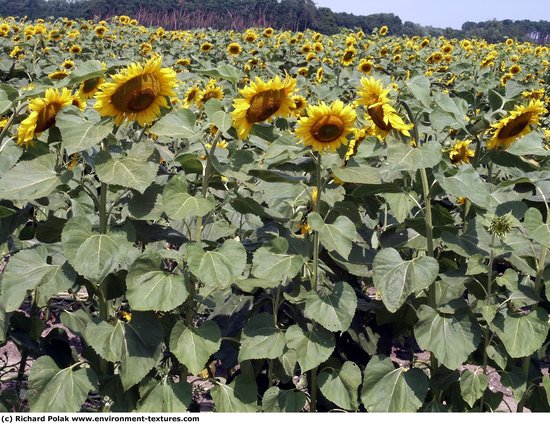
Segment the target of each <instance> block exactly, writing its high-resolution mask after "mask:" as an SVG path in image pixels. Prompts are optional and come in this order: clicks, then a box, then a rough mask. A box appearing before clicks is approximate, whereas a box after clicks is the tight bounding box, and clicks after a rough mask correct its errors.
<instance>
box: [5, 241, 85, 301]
mask: <svg viewBox="0 0 550 426" xmlns="http://www.w3.org/2000/svg"><path fill="white" fill-rule="evenodd" d="M47 259H48V250H47V249H46V248H45V247H44V246H37V247H33V248H31V249H27V250H21V251H19V252H17V253H16V254H14V255H13V256H11V258H10V261H9V263H8V265H7V266H6V269H5V271H4V272H3V273H2V305H3V306H4V309H5V310H6V312H12V311H15V310H16V309H19V307H20V306H21V303H23V300H24V299H25V297H26V295H27V291H28V290H35V289H36V290H38V295H39V300H38V301H37V302H38V306H45V305H46V304H47V302H48V300H49V299H50V297H51V296H52V295H54V294H57V293H59V292H61V291H65V290H67V289H69V288H71V287H72V286H73V284H74V281H75V279H76V273H75V271H74V270H73V268H71V266H70V265H69V264H68V263H67V262H65V263H64V264H63V265H55V264H48V261H47Z"/></svg>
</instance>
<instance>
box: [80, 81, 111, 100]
mask: <svg viewBox="0 0 550 426" xmlns="http://www.w3.org/2000/svg"><path fill="white" fill-rule="evenodd" d="M103 83H105V79H104V78H103V77H94V78H89V79H88V80H84V81H83V82H82V83H80V86H79V88H78V97H79V98H81V99H83V100H88V99H90V98H92V97H93V96H94V95H95V93H96V92H97V90H98V89H99V86H101V85H102V84H103Z"/></svg>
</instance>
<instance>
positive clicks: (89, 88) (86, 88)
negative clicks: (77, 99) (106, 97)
mask: <svg viewBox="0 0 550 426" xmlns="http://www.w3.org/2000/svg"><path fill="white" fill-rule="evenodd" d="M99 81H100V77H95V78H90V79H88V80H86V81H85V82H84V84H83V85H82V91H83V92H84V93H91V92H93V91H94V90H95V89H97V86H99Z"/></svg>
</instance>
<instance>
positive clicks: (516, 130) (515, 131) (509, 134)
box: [497, 112, 532, 139]
mask: <svg viewBox="0 0 550 426" xmlns="http://www.w3.org/2000/svg"><path fill="white" fill-rule="evenodd" d="M531 115H532V113H531V112H526V113H524V114H521V115H519V116H518V117H516V118H514V119H513V120H510V121H509V122H508V123H506V125H504V126H503V127H502V128H501V129H500V130H499V132H498V136H497V137H498V138H499V139H507V138H513V137H514V136H517V135H519V134H520V133H521V132H523V130H525V127H527V125H528V124H529V120H531Z"/></svg>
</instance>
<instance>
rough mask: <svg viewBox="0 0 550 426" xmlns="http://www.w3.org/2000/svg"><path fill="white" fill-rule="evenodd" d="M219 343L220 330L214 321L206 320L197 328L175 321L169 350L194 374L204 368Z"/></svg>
mask: <svg viewBox="0 0 550 426" xmlns="http://www.w3.org/2000/svg"><path fill="white" fill-rule="evenodd" d="M220 345H221V331H220V328H219V327H218V325H217V324H216V323H215V322H214V321H206V322H205V323H203V324H202V325H201V326H200V327H198V328H190V327H186V326H185V325H184V324H183V323H182V322H177V323H176V325H175V326H174V328H173V329H172V333H171V335H170V350H171V351H172V353H173V354H174V355H175V356H176V357H177V358H178V360H180V362H182V363H183V364H185V366H186V367H187V368H188V369H189V371H190V372H191V374H195V375H197V374H199V373H200V372H201V370H202V369H204V366H205V364H206V363H207V362H208V359H209V358H210V356H211V355H213V354H214V353H215V352H217V351H218V349H220Z"/></svg>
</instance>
